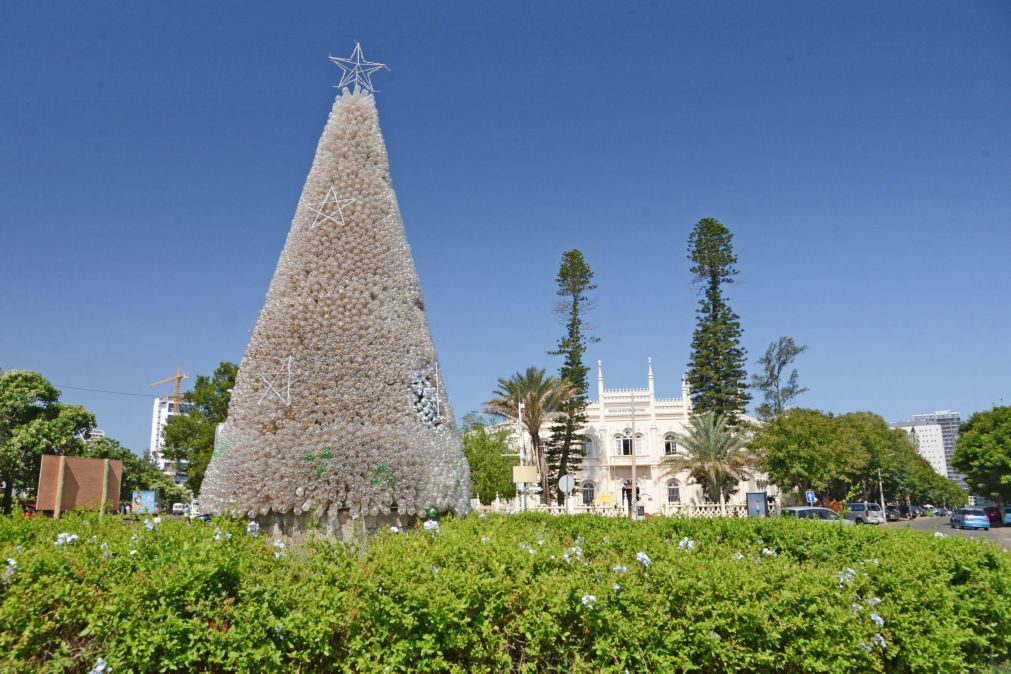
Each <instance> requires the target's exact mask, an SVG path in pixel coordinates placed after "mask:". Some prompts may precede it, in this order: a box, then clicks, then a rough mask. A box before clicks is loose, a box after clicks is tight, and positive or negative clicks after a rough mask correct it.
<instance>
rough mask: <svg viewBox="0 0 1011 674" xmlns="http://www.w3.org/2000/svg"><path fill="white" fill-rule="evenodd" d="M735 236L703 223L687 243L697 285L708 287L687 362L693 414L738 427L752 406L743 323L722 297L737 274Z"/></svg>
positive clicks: (708, 220)
mask: <svg viewBox="0 0 1011 674" xmlns="http://www.w3.org/2000/svg"><path fill="white" fill-rule="evenodd" d="M732 239H733V234H732V233H731V232H730V230H729V229H727V228H726V227H725V226H723V225H722V224H721V223H720V222H719V221H718V220H715V219H713V218H703V219H702V220H699V221H698V223H696V225H695V228H694V229H693V230H692V233H691V236H689V237H688V259H689V260H691V262H692V266H691V267H690V269H691V272H692V274H694V276H695V281H696V282H698V283H700V284H702V285H703V293H702V298H701V299H700V300H699V306H698V309H697V310H696V316H697V317H698V322H697V325H696V327H695V332H694V334H693V335H692V353H691V358H690V360H689V362H688V383H689V385H690V386H691V397H692V409H693V411H694V412H695V413H696V414H702V413H705V412H713V413H715V414H717V415H724V416H727V417H728V420H729V422H730V423H731V424H733V423H735V420H736V419H737V418H738V415H739V414H742V413H743V412H744V410H745V408H746V406H747V404H748V401H749V400H751V396H750V395H749V394H748V392H747V388H746V387H747V383H746V381H745V377H746V375H747V373H746V372H745V369H744V363H745V359H746V357H747V352H746V351H745V350H744V348H743V347H742V346H741V322H740V318H739V317H738V315H737V314H735V313H734V312H733V310H732V309H731V308H730V305H729V304H728V303H727V300H726V298H725V297H724V295H723V288H722V286H723V284H731V283H733V282H734V276H736V275H737V274H738V270H737V267H736V265H737V256H736V255H734V250H733V246H732V243H731V240H732Z"/></svg>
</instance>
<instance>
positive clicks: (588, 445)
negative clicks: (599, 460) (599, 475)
mask: <svg viewBox="0 0 1011 674" xmlns="http://www.w3.org/2000/svg"><path fill="white" fill-rule="evenodd" d="M583 456H593V438H591V437H590V436H586V439H585V440H583Z"/></svg>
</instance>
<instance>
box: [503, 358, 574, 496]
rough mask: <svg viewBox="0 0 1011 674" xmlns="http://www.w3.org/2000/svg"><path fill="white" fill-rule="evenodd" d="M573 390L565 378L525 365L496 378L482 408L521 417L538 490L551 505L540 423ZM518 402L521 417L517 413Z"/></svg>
mask: <svg viewBox="0 0 1011 674" xmlns="http://www.w3.org/2000/svg"><path fill="white" fill-rule="evenodd" d="M575 394H576V391H575V389H574V388H573V387H572V384H570V383H569V382H568V381H567V380H565V379H558V378H556V377H553V376H551V375H549V374H547V373H545V371H544V370H543V369H540V368H536V367H528V368H527V371H526V372H517V373H516V374H514V375H513V376H512V377H510V378H509V379H499V380H498V388H496V389H495V391H494V396H495V397H494V398H492V399H491V400H489V401H488V402H486V403H485V404H484V411H485V412H487V413H488V414H492V415H495V416H498V417H503V418H505V419H512V420H516V419H517V418H520V422H521V423H522V424H523V428H524V429H526V432H527V434H528V435H529V436H530V444H531V445H533V447H532V448H531V449H532V451H533V456H534V460H535V462H536V464H537V472H538V473H539V474H540V478H541V489H542V492H541V493H542V494H543V495H544V500H545V502H546V503H547V504H548V505H551V490H550V489H549V488H548V461H547V456H546V453H545V451H544V441H543V438H541V426H543V425H544V424H545V422H547V421H548V420H550V419H551V418H553V417H554V416H555V415H557V414H558V413H559V412H560V411H561V410H562V409H563V406H564V405H565V404H566V403H568V402H569V401H570V400H571V399H572V397H573V396H574V395H575ZM521 403H522V404H523V415H522V417H520V416H519V409H520V404H521Z"/></svg>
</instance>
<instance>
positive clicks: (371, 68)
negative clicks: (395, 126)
mask: <svg viewBox="0 0 1011 674" xmlns="http://www.w3.org/2000/svg"><path fill="white" fill-rule="evenodd" d="M330 60H331V61H333V62H334V63H336V64H337V67H338V68H340V69H341V70H342V71H343V73H342V74H341V81H340V82H339V83H338V84H337V88H338V89H343V88H344V87H346V86H348V85H350V84H357V85H358V86H360V87H361V88H362V89H364V90H365V91H368V92H369V93H370V94H374V93H376V90H375V89H374V88H373V87H372V73H374V72H376V71H377V70H382V69H383V68H386V69H387V70H389V68H387V67H386V64H385V63H376V62H374V61H366V60H365V55H364V54H362V45H361V43H360V42H357V41H355V48H354V51H352V52H351V57H350V58H341V57H340V56H331V57H330Z"/></svg>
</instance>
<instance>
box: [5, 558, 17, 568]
mask: <svg viewBox="0 0 1011 674" xmlns="http://www.w3.org/2000/svg"><path fill="white" fill-rule="evenodd" d="M17 565H18V560H16V559H14V558H13V557H8V558H7V566H17Z"/></svg>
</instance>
